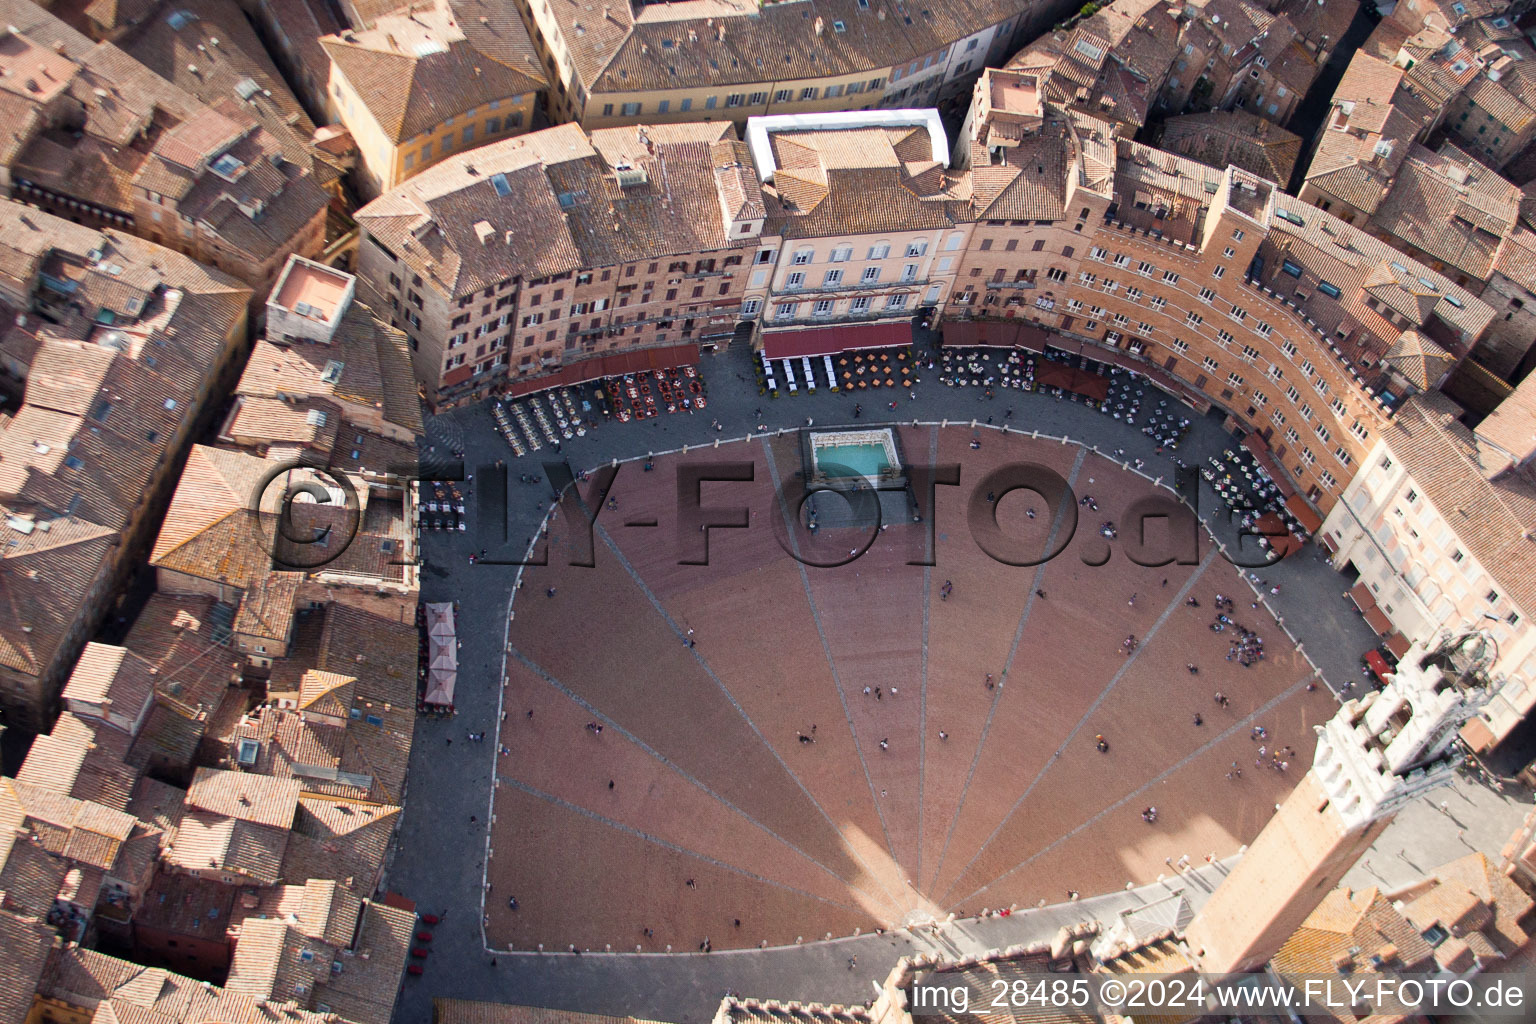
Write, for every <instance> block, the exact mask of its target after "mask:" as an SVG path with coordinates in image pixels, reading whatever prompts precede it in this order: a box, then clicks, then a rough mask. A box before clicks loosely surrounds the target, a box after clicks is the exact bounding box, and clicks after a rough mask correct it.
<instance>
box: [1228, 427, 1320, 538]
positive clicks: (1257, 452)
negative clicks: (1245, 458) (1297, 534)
mask: <svg viewBox="0 0 1536 1024" xmlns="http://www.w3.org/2000/svg"><path fill="white" fill-rule="evenodd" d="M1243 447H1244V448H1247V449H1248V450H1249V451H1250V452H1252V453H1253V457H1254V458H1255V459H1257V460H1259V465H1261V466H1263V467H1264V472H1266V473H1268V474H1269V478H1270V480H1272V481H1274V484H1275V486H1276V487H1278V488H1280V493H1281V494H1285V495H1290V494H1292V493H1294V492H1293V489H1292V487H1291V484H1290V481H1289V480H1287V479H1286V476H1285V473H1284V472H1283V471H1282V470H1281V469H1280V463H1279V462H1278V461H1276V459H1275V453H1274V452H1272V451H1270V450H1269V445H1268V444H1266V443H1265V441H1264V437H1263V435H1261V434H1244V435H1243ZM1286 507H1287V508H1289V507H1290V498H1289V497H1287V498H1286ZM1293 514H1294V513H1293ZM1296 518H1298V519H1301V517H1300V516H1297V517H1296ZM1302 522H1303V523H1305V522H1306V520H1305V519H1302ZM1313 529H1314V528H1313V527H1310V526H1309V527H1307V530H1308V532H1311V531H1312V530H1313Z"/></svg>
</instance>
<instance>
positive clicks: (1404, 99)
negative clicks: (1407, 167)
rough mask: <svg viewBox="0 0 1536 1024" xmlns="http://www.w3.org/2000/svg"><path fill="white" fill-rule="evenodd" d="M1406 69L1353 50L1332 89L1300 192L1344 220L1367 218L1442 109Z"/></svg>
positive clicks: (1349, 221) (1305, 200) (1351, 220)
mask: <svg viewBox="0 0 1536 1024" xmlns="http://www.w3.org/2000/svg"><path fill="white" fill-rule="evenodd" d="M1404 74H1405V72H1404V70H1403V68H1401V67H1398V66H1396V65H1394V64H1391V63H1389V62H1387V61H1385V60H1381V59H1379V58H1377V57H1374V56H1372V55H1370V54H1368V53H1365V52H1357V53H1356V54H1355V56H1354V58H1353V59H1352V60H1351V61H1350V62H1349V67H1348V68H1347V69H1345V72H1344V77H1343V78H1342V79H1340V81H1339V84H1338V87H1337V88H1335V89H1334V92H1333V100H1332V102H1331V104H1330V107H1329V111H1328V114H1327V118H1326V120H1325V121H1324V124H1323V128H1322V130H1321V131H1320V132H1319V133H1318V137H1317V140H1316V143H1315V149H1314V151H1313V154H1312V158H1311V162H1310V164H1309V166H1308V167H1307V173H1306V178H1305V180H1304V181H1303V183H1302V187H1301V191H1300V192H1299V193H1298V197H1299V198H1300V199H1301V200H1302V202H1305V203H1310V204H1311V205H1313V206H1316V207H1317V208H1318V209H1320V210H1324V211H1327V212H1329V213H1332V214H1333V215H1334V216H1336V217H1338V218H1339V219H1341V220H1343V221H1344V222H1345V223H1347V224H1354V223H1356V222H1361V223H1363V222H1365V221H1366V220H1369V219H1370V217H1371V215H1372V214H1374V213H1375V212H1376V210H1377V208H1378V207H1379V206H1380V205H1381V201H1382V199H1383V198H1384V197H1385V196H1386V194H1387V190H1388V188H1389V187H1390V185H1391V183H1392V178H1393V176H1394V175H1395V174H1396V173H1397V169H1398V168H1399V167H1400V166H1402V163H1403V161H1404V160H1405V159H1407V157H1408V151H1409V149H1410V148H1411V147H1412V146H1413V144H1414V142H1415V141H1416V140H1418V139H1421V138H1424V137H1425V136H1426V135H1427V134H1428V132H1429V131H1430V129H1431V126H1432V125H1433V124H1434V123H1435V122H1436V120H1437V119H1438V117H1439V111H1438V109H1436V108H1435V107H1433V106H1432V105H1431V104H1429V103H1428V102H1426V100H1425V99H1424V97H1423V94H1422V93H1421V92H1420V91H1419V90H1417V89H1416V88H1414V86H1413V85H1412V83H1405V82H1404Z"/></svg>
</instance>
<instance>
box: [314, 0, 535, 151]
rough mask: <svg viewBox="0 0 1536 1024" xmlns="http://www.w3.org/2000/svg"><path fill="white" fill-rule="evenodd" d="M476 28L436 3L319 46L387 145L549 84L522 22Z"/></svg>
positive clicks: (512, 19)
mask: <svg viewBox="0 0 1536 1024" xmlns="http://www.w3.org/2000/svg"><path fill="white" fill-rule="evenodd" d="M487 22H489V16H487ZM473 24H474V28H472V29H469V28H465V27H463V25H464V23H463V22H460V21H458V20H457V19H456V18H455V17H454V12H453V10H452V9H451V8H450V6H449V5H448V3H447V2H446V0H439V3H438V4H437V6H436V7H433V8H427V9H425V10H415V11H413V12H412V13H411V14H410V16H409V17H407V16H405V15H403V14H398V13H397V14H388V15H384V16H383V17H380V18H378V19H377V20H376V21H375V23H374V26H373V27H372V28H371V29H365V30H362V31H357V32H344V33H342V34H341V35H340V36H330V37H327V38H325V39H322V40H321V41H320V43H321V45H322V46H323V47H324V48H325V51H326V53H328V54H329V55H330V58H331V61H332V62H333V63H334V65H335V68H336V70H337V71H339V72H340V73H341V74H342V75H344V76H345V77H346V80H347V82H348V83H350V84H351V86H352V88H353V89H354V90H355V91H356V92H357V95H358V97H359V99H361V100H362V102H363V103H364V104H366V105H367V107H368V109H369V112H370V113H371V114H372V115H373V118H374V120H375V121H376V122H377V123H378V124H379V126H380V127H381V128H382V129H383V130H384V133H385V134H386V136H387V137H388V138H389V139H390V141H392V142H395V143H400V142H404V141H406V140H409V139H413V138H415V137H416V136H418V135H420V134H421V133H422V132H424V131H428V130H431V129H433V128H436V127H437V126H438V125H440V124H442V122H443V120H444V118H446V117H449V116H452V115H454V114H458V113H460V112H462V111H465V110H468V109H470V108H471V107H478V106H483V105H484V104H486V103H488V102H490V101H492V100H502V99H507V98H508V97H513V96H520V95H526V94H528V93H532V92H537V91H539V90H541V89H543V88H544V87H545V85H546V84H547V83H546V80H545V76H544V73H543V69H542V68H541V67H540V66H539V63H538V58H537V56H536V55H535V53H534V50H533V46H532V44H531V41H529V40H528V38H527V32H526V29H525V28H524V26H523V22H522V19H521V18H517V17H510V18H509V17H505V16H502V17H499V18H498V19H497V23H496V25H495V26H494V27H493V26H491V25H490V24H486V25H480V24H479V21H478V16H477V17H476V20H475V22H474V23H473ZM482 46H483V47H485V50H482V49H481V47H482ZM487 50H488V51H490V52H486V51H487Z"/></svg>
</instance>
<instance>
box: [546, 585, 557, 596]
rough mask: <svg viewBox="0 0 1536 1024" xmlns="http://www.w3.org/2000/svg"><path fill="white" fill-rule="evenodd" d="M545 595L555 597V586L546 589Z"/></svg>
mask: <svg viewBox="0 0 1536 1024" xmlns="http://www.w3.org/2000/svg"><path fill="white" fill-rule="evenodd" d="M544 596H545V597H554V596H555V588H554V587H550V588H549V589H548V590H546V591H544Z"/></svg>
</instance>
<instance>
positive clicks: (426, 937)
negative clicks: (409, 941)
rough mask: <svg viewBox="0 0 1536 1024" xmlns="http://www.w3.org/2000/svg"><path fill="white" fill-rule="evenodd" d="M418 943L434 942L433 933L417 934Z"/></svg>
mask: <svg viewBox="0 0 1536 1024" xmlns="http://www.w3.org/2000/svg"><path fill="white" fill-rule="evenodd" d="M416 941H417V942H431V941H432V933H431V932H417V933H416Z"/></svg>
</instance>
